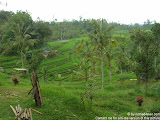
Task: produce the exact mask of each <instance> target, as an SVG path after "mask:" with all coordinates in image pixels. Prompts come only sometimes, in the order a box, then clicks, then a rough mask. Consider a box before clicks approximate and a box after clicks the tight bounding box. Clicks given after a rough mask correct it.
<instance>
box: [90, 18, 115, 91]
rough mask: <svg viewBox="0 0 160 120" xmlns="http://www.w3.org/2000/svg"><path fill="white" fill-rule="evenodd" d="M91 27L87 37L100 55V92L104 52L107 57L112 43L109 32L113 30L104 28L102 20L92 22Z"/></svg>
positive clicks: (111, 27)
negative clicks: (91, 29) (106, 53)
mask: <svg viewBox="0 0 160 120" xmlns="http://www.w3.org/2000/svg"><path fill="white" fill-rule="evenodd" d="M91 27H93V31H92V33H91V34H89V37H90V39H91V43H92V45H93V46H95V50H96V51H99V53H100V57H101V69H102V90H104V56H105V52H106V51H108V55H109V56H110V54H111V42H112V39H111V31H112V30H113V26H110V27H108V28H104V22H103V19H102V20H98V21H93V23H91ZM108 46H109V49H108ZM109 58H110V57H109ZM109 61H110V59H109ZM109 63H110V62H109ZM109 68H111V67H109ZM111 83H112V80H111Z"/></svg>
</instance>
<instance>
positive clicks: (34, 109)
mask: <svg viewBox="0 0 160 120" xmlns="http://www.w3.org/2000/svg"><path fill="white" fill-rule="evenodd" d="M31 109H32V110H33V111H34V112H36V113H39V114H41V115H42V113H41V112H39V111H37V110H35V109H33V108H31Z"/></svg>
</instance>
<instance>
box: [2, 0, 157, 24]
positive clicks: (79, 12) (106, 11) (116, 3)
mask: <svg viewBox="0 0 160 120" xmlns="http://www.w3.org/2000/svg"><path fill="white" fill-rule="evenodd" d="M6 2H7V7H6V6H5V3H6ZM159 5H160V0H0V10H8V11H10V10H11V11H13V12H16V11H17V10H23V11H26V10H27V11H28V12H29V13H30V14H31V16H32V18H33V20H36V19H37V18H38V17H39V18H40V19H41V20H44V21H52V20H53V17H54V19H57V20H58V21H62V20H63V19H66V20H72V19H77V20H78V19H79V17H80V16H82V17H83V18H85V19H88V18H95V19H98V18H105V19H106V20H108V21H110V22H111V21H113V22H120V23H125V24H130V23H133V24H134V23H143V22H144V21H146V20H147V19H149V20H151V21H154V20H156V21H157V22H160V7H159Z"/></svg>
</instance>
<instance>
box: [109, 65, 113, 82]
mask: <svg viewBox="0 0 160 120" xmlns="http://www.w3.org/2000/svg"><path fill="white" fill-rule="evenodd" d="M109 77H110V81H111V84H113V83H112V71H111V62H109Z"/></svg>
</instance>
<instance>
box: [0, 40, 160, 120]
mask: <svg viewBox="0 0 160 120" xmlns="http://www.w3.org/2000/svg"><path fill="white" fill-rule="evenodd" d="M75 40H76V41H77V39H75ZM75 40H72V41H68V42H67V43H65V44H64V45H63V46H61V48H58V47H57V46H58V45H60V43H56V45H54V44H53V43H52V44H51V46H52V45H53V46H54V47H57V49H58V50H59V51H66V50H68V51H69V50H70V48H71V46H72V45H73V44H74V42H75ZM10 58H11V57H1V58H0V61H2V60H6V59H7V60H9V59H10ZM13 58H14V59H13V60H15V59H17V60H18V58H17V57H13ZM60 59H67V55H66V54H65V52H63V55H62V56H59V57H57V58H54V59H49V60H46V61H44V62H43V63H42V66H47V67H48V66H51V65H52V64H58V63H56V62H55V61H58V60H60ZM13 60H11V61H8V63H10V62H11V63H12V61H13ZM15 63H16V62H15ZM51 63H52V64H51ZM3 64H5V65H7V62H4V63H2V62H1V63H0V65H3ZM71 64H73V60H72V59H71V60H70V61H69V63H64V64H63V65H62V66H59V67H57V69H60V70H63V69H64V67H67V66H70V65H71ZM13 66H14V65H13ZM7 67H8V66H7ZM10 67H11V68H12V66H10ZM11 68H7V70H11ZM52 70H56V69H55V68H53V69H49V71H52ZM68 76H69V75H68ZM127 77H129V78H135V75H133V74H122V75H116V76H113V83H114V84H113V85H111V84H109V78H108V77H106V78H105V83H106V86H105V90H104V91H102V90H101V89H100V88H101V79H100V78H97V79H96V81H97V82H98V83H99V87H98V90H97V91H95V93H94V94H93V105H92V108H91V109H89V106H88V104H87V102H85V104H86V108H87V109H86V111H84V109H83V107H82V106H80V101H81V96H82V95H83V94H84V91H85V81H74V82H73V81H71V80H70V81H69V82H66V81H63V82H62V86H58V82H56V81H54V79H53V78H51V81H48V82H44V81H43V79H42V78H40V79H39V81H40V86H41V92H42V98H43V103H44V105H43V106H42V108H37V107H36V106H35V102H34V101H33V99H32V98H31V95H27V94H28V92H29V90H30V89H31V82H30V79H29V77H28V78H26V79H23V78H19V79H20V82H19V84H18V85H17V86H15V85H14V84H13V82H12V78H13V76H9V75H6V74H3V73H0V110H1V111H0V118H1V119H2V120H13V119H14V114H13V112H12V111H11V109H10V107H9V105H13V106H14V107H15V106H16V105H18V104H20V105H21V106H22V108H25V107H26V108H34V109H37V110H39V111H41V112H42V113H43V116H41V115H39V114H36V113H33V114H34V115H33V118H34V119H35V120H37V119H38V120H44V119H46V120H56V119H58V120H62V119H75V120H87V119H88V120H90V119H94V118H95V117H96V116H104V117H106V116H108V117H109V116H127V113H128V112H132V113H139V112H140V113H146V112H160V110H159V109H158V107H160V104H159V103H160V101H159V100H158V99H157V98H158V97H159V93H160V89H159V85H160V82H157V83H152V84H151V83H150V90H149V91H148V93H145V86H143V85H137V84H136V81H130V80H125V81H117V80H119V79H120V78H127ZM154 88H158V89H157V90H156V89H154ZM137 97H143V98H144V102H143V104H142V107H138V105H137V103H136V102H135V101H136V99H137ZM153 98H155V99H153ZM1 119H0V120H1Z"/></svg>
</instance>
